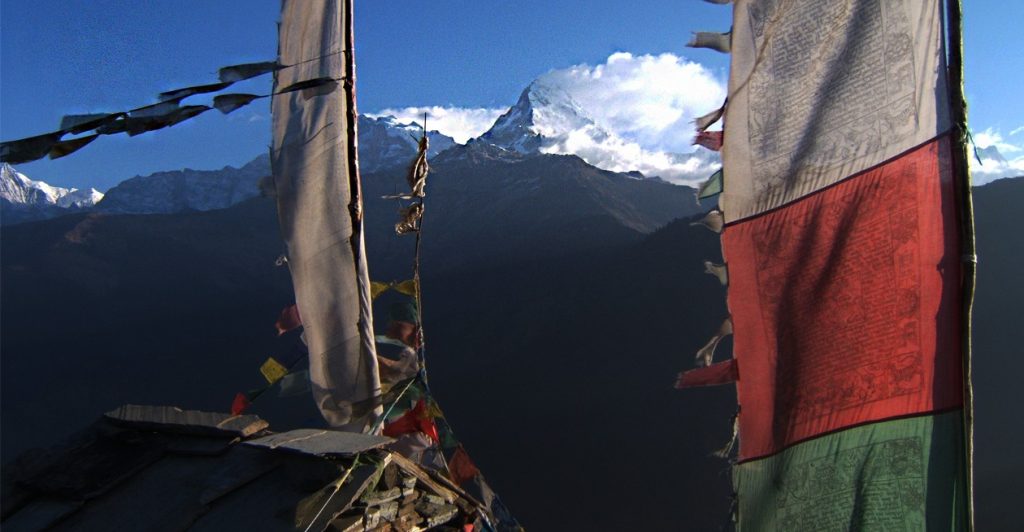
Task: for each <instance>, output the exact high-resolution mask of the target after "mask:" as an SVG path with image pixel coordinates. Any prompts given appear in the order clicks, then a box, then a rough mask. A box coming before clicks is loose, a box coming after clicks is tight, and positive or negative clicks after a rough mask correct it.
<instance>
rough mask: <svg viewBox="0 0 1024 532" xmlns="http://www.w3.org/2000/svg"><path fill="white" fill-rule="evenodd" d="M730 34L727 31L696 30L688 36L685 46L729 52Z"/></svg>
mask: <svg viewBox="0 0 1024 532" xmlns="http://www.w3.org/2000/svg"><path fill="white" fill-rule="evenodd" d="M731 37H732V35H731V34H729V33H715V32H710V31H698V32H696V33H694V34H693V37H691V38H690V42H688V43H686V46H688V47H690V48H708V49H710V50H714V51H716V52H722V53H725V54H727V53H729V49H730V44H729V41H730V39H731Z"/></svg>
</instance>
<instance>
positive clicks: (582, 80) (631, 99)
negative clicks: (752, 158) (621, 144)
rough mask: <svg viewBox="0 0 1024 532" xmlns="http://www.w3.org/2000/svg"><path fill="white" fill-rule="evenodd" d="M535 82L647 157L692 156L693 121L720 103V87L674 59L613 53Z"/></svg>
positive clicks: (719, 82)
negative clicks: (568, 98)
mask: <svg viewBox="0 0 1024 532" xmlns="http://www.w3.org/2000/svg"><path fill="white" fill-rule="evenodd" d="M538 81H541V82H543V83H544V84H547V85H552V86H556V87H560V88H562V89H564V90H565V91H566V92H568V93H569V94H570V95H572V97H573V99H574V100H576V102H578V103H579V104H580V106H581V107H582V108H583V109H585V110H586V111H587V112H588V113H589V114H590V117H591V118H592V119H594V121H595V122H596V123H597V124H598V125H600V126H601V127H602V128H604V129H606V130H608V131H609V132H611V133H613V134H615V135H617V136H619V137H622V138H623V139H624V140H625V141H627V142H635V143H637V144H639V145H640V146H641V147H643V148H644V149H645V150H650V151H652V152H659V151H668V152H675V153H688V152H692V151H693V147H692V146H691V141H692V140H693V135H694V129H693V119H694V118H696V117H698V116H701V115H703V114H705V113H707V112H710V111H712V110H713V109H716V108H718V107H719V106H721V105H722V102H724V101H725V95H726V87H725V82H724V81H723V80H720V79H718V78H716V77H715V76H714V75H713V74H712V73H711V72H710V71H709V70H708V69H707V68H705V67H704V66H703V65H701V64H700V63H695V62H692V61H688V60H686V59H685V58H682V57H679V56H677V55H674V54H669V53H666V54H660V55H637V56H635V55H633V54H630V53H628V52H617V53H614V54H612V55H610V56H609V57H608V59H607V60H606V61H605V62H604V63H603V64H600V65H597V66H590V65H585V64H584V65H576V66H573V67H569V68H566V69H561V70H554V71H551V72H549V73H547V74H545V75H543V76H541V77H540V78H539V80H538Z"/></svg>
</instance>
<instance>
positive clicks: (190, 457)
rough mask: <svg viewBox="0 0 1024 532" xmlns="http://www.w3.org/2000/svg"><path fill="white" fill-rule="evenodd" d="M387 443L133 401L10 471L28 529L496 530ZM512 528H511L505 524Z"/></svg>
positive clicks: (18, 526) (480, 510) (16, 523)
mask: <svg viewBox="0 0 1024 532" xmlns="http://www.w3.org/2000/svg"><path fill="white" fill-rule="evenodd" d="M392 441H393V440H391V439H390V438H385V437H381V436H369V435H362V434H352V433H343V432H336V431H330V430H319V429H299V430H295V431H290V432H284V433H273V432H271V431H270V430H269V428H268V424H267V422H266V421H263V420H262V419H260V418H259V417H257V416H252V415H243V416H231V415H228V414H219V413H210V412H197V411H183V410H180V409H177V408H174V407H153V406H135V405H127V406H123V407H121V408H119V409H117V410H114V411H112V412H109V413H107V414H106V415H104V416H103V417H102V418H101V419H100V420H98V421H97V422H96V423H94V424H93V425H91V426H90V427H88V428H87V429H85V430H84V431H82V432H80V433H78V434H76V435H75V436H73V437H71V438H70V439H69V440H68V441H66V442H64V443H63V444H61V445H58V446H57V447H54V448H51V449H48V450H35V451H29V452H27V453H25V454H23V455H22V456H20V457H19V458H18V459H16V460H14V461H13V462H12V463H10V464H7V465H6V466H5V467H4V468H3V472H2V505H0V506H2V511H0V519H2V521H0V527H2V528H3V530H4V531H5V532H15V531H20V530H76V531H77V530H97V531H110V530H147V531H150V530H154V531H162V530H211V531H223V530H267V531H271V530H303V531H306V530H309V531H314V530H315V531H322V530H332V531H346V532H348V531H355V530H380V531H392V530H393V531H410V530H427V529H430V530H459V531H465V530H477V531H479V530H492V529H495V528H496V527H494V526H492V523H495V520H494V517H493V516H492V515H490V513H489V511H488V509H487V507H488V506H487V505H486V504H484V503H482V502H480V500H478V498H477V497H479V498H487V497H488V496H493V495H489V494H477V497H474V496H473V495H470V494H468V493H466V492H465V491H463V490H462V489H461V488H459V487H458V486H456V485H455V484H454V483H452V482H451V481H450V480H449V479H448V478H447V477H445V476H444V475H442V474H441V473H438V472H436V471H431V470H428V469H425V468H422V467H420V466H418V465H417V464H415V463H413V462H410V461H409V460H408V459H406V458H404V457H403V456H401V455H399V454H397V453H394V452H391V451H389V450H387V449H385V448H384V446H385V445H387V444H388V443H390V442H392ZM497 528H504V527H500V526H499V527H497Z"/></svg>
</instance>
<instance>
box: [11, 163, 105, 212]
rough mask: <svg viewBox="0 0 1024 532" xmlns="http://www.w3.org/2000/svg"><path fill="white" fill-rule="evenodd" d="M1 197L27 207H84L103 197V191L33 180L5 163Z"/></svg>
mask: <svg viewBox="0 0 1024 532" xmlns="http://www.w3.org/2000/svg"><path fill="white" fill-rule="evenodd" d="M0 198H2V199H5V200H7V201H9V202H10V203H12V204H14V205H22V206H25V207H43V206H46V207H51V206H55V207H62V208H71V207H78V208H83V207H91V206H93V205H95V204H96V202H98V201H100V200H101V199H103V193H102V192H100V191H98V190H96V189H94V188H90V189H88V190H79V189H77V188H63V187H55V186H53V185H50V184H48V183H44V182H42V181H33V180H32V179H29V177H28V176H26V175H25V174H23V173H21V172H19V171H17V170H15V169H14V167H13V166H11V165H10V164H7V163H4V164H3V167H2V168H0Z"/></svg>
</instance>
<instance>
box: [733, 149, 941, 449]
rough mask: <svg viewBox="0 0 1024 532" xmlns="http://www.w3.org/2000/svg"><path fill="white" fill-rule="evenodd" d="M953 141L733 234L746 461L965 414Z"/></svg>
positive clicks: (917, 152) (750, 223)
mask: <svg viewBox="0 0 1024 532" xmlns="http://www.w3.org/2000/svg"><path fill="white" fill-rule="evenodd" d="M949 150H950V146H949V141H948V140H947V139H946V138H945V137H943V138H942V139H939V140H936V141H933V142H931V143H929V144H926V145H925V146H923V147H921V148H917V149H915V150H913V151H911V152H909V153H907V154H905V155H904V156H902V157H900V158H898V159H895V160H894V161H892V162H889V163H887V164H885V165H883V166H881V167H879V168H877V169H874V170H871V171H869V172H865V173H863V174H861V175H858V176H855V177H853V178H851V179H848V180H845V181H843V182H842V183H840V184H838V185H836V186H834V187H831V188H829V189H828V190H824V191H821V192H819V193H817V194H814V195H812V196H809V197H806V198H803V199H801V200H799V201H797V202H795V203H793V204H792V205H790V206H787V207H786V208H783V209H778V210H775V211H772V212H770V213H767V214H764V215H762V216H758V217H756V218H752V219H750V220H746V221H743V222H741V223H738V224H733V225H729V226H727V227H726V228H725V232H724V233H723V234H722V245H723V248H724V253H725V259H726V261H727V263H728V264H729V282H730V286H729V309H730V311H731V313H732V320H733V325H734V335H735V336H734V338H733V346H734V350H735V353H736V355H735V356H736V358H737V360H738V361H739V364H740V367H741V368H742V369H743V378H742V380H741V381H740V386H739V390H738V391H739V402H740V405H742V408H743V415H742V416H740V421H741V423H740V433H741V434H742V435H743V438H742V441H741V444H740V457H741V459H747V458H754V457H759V456H764V455H767V454H772V453H775V452H778V451H779V450H781V449H782V448H784V447H785V446H787V445H790V444H792V443H795V442H798V441H801V440H804V439H807V438H810V437H813V436H817V435H819V434H823V433H826V432H831V431H834V430H837V429H841V428H844V427H848V426H852V425H856V424H860V423H864V422H868V421H877V420H881V419H886V418H890V417H895V416H902V415H908V414H918V413H926V412H932V411H935V410H943V409H948V408H952V407H957V406H959V405H960V402H961V396H960V393H961V374H960V337H959V334H958V333H957V331H958V329H959V323H960V321H959V320H960V306H959V297H960V293H959V275H960V262H959V255H958V247H957V237H956V235H957V228H956V217H955V212H954V207H953V183H952V176H951V172H950V168H949V153H950V152H949Z"/></svg>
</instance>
